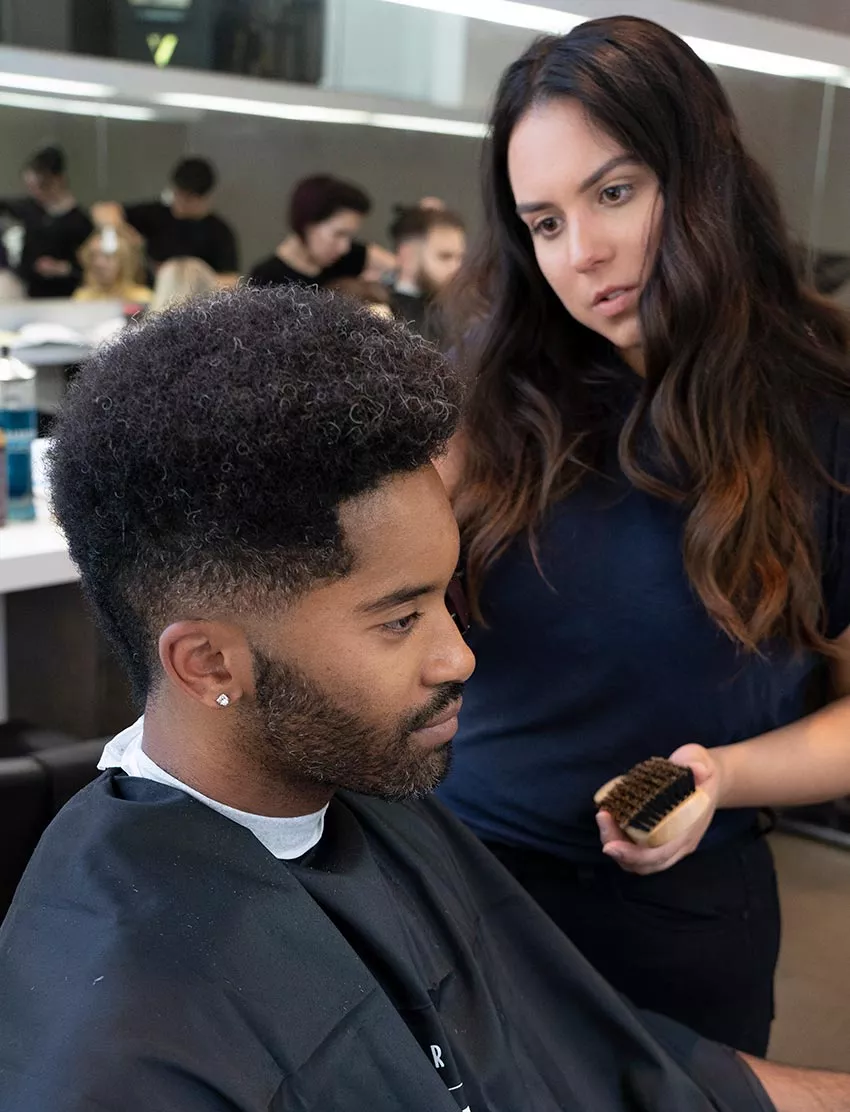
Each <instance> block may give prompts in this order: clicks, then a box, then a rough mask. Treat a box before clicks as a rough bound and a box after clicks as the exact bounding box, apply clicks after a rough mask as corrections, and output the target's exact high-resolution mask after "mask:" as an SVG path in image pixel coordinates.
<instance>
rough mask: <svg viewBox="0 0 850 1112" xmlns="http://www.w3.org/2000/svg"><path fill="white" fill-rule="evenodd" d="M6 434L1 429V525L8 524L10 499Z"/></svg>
mask: <svg viewBox="0 0 850 1112" xmlns="http://www.w3.org/2000/svg"><path fill="white" fill-rule="evenodd" d="M7 485H8V484H7V482H6V434H5V432H3V430H2V429H0V527H2V526H3V525H5V524H6V503H7V501H8V498H9V496H8V494H7V492H6V487H7Z"/></svg>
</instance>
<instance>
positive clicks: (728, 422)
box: [455, 17, 850, 652]
mask: <svg viewBox="0 0 850 1112" xmlns="http://www.w3.org/2000/svg"><path fill="white" fill-rule="evenodd" d="M562 97H570V98H574V99H575V100H576V101H578V102H579V103H580V104H582V105H583V106H584V108H585V110H586V111H587V113H588V115H589V117H590V119H591V120H593V121H594V122H595V123H596V124H598V125H599V126H601V127H602V129H603V130H604V131H605V132H607V133H608V134H609V135H610V136H612V137H613V138H614V139H615V140H616V141H617V142H619V143H620V144H621V145H622V146H623V148H624V149H625V150H626V151H628V152H629V153H630V154H633V155H635V156H636V157H637V158H638V159H639V160H640V161H641V162H643V163H644V164H645V165H646V166H648V167H649V168H650V169H651V170H652V171H653V172H654V173H655V175H656V176H657V178H658V180H659V182H660V186H661V192H662V195H663V198H664V211H663V217H662V230H661V240H660V246H659V249H658V253H657V256H656V257H655V259H654V260H653V261H652V266H651V273H650V277H649V280H648V282H647V285H646V288H645V290H644V292H643V294H642V297H641V302H640V319H641V325H642V337H643V345H644V359H645V368H646V375H645V382H644V386H643V390H642V392H641V396H640V397H639V399H638V400H637V401H636V403H635V404H634V407H633V408H632V409H631V412H630V413H629V415H628V417H627V419H626V421H625V425H624V426H623V428H622V433H621V434H620V446H619V451H620V462H621V466H622V469H623V471H624V473H625V475H626V476H627V478H628V479H629V480H630V481H631V483H632V484H633V485H634V486H635V487H637V488H638V489H640V490H643V491H646V492H648V493H650V494H652V495H655V496H657V497H659V498H663V499H667V500H670V501H672V502H675V503H678V504H681V505H682V506H683V508H684V510H685V513H686V520H685V524H684V541H683V555H684V562H685V568H686V571H687V574H688V576H689V578H690V582H691V584H692V586H693V589H694V591H695V592H696V595H697V596H698V597H699V599H700V600H701V601H702V603H703V605H704V606H705V608H706V610H707V611H708V613H709V614H710V615H711V616H712V618H713V619H714V620H715V622H716V623H717V625H718V626H719V627H720V628H721V629H723V630H725V631H726V633H727V634H728V635H729V636H730V637H731V638H733V639H734V640H735V641H736V642H738V643H740V644H741V645H742V646H744V647H745V648H747V649H749V650H757V649H758V647H759V646H760V645H762V644H763V643H764V642H765V641H767V640H768V639H770V638H773V637H782V638H785V639H787V640H789V641H790V642H791V643H792V644H793V645H794V646H795V647H800V648H802V647H807V648H814V649H816V650H818V651H821V652H829V651H830V647H829V643H828V642H827V641H826V639H825V636H824V632H823V631H824V614H823V598H822V586H821V560H820V555H819V551H818V543H817V539H816V536H815V522H814V512H813V506H814V501H815V492H816V490H817V489H818V487H820V488H821V489H822V488H823V486H824V484H826V483H828V482H829V481H830V479H829V477H828V476H827V475H826V473H825V471H824V469H823V467H822V466H821V463H820V461H819V459H818V456H817V453H816V451H815V448H814V438H813V425H814V423H816V422H817V421H818V420H819V418H820V417H822V416H823V415H824V414H826V415H828V416H830V415H831V412H832V413H835V414H837V412H838V410H839V409H844V410H846V409H847V408H848V407H850V372H849V371H848V360H847V355H846V353H847V348H848V334H847V329H846V325H845V321H844V317H843V314H842V313H841V312H840V311H839V310H837V309H835V308H833V307H831V306H829V305H828V304H827V303H826V302H824V301H822V300H820V299H819V298H818V297H817V295H815V294H814V293H812V292H809V291H807V290H806V289H805V288H804V287H803V286H802V285H801V283H800V280H799V278H798V272H797V265H796V259H795V256H794V252H793V250H792V247H791V244H790V241H789V240H788V238H787V235H786V232H785V229H784V225H783V221H782V217H781V213H780V209H779V204H778V201H777V198H776V194H775V191H774V189H773V187H772V185H771V183H770V181H769V179H768V177H767V176H766V174H765V173H764V171H763V170H762V169H761V168H760V167H759V166H758V165H757V163H756V162H755V161H754V160H753V159H752V158H751V157H750V156H749V155H748V154H747V152H746V151H745V150H744V147H743V145H742V142H741V139H740V135H739V131H738V127H737V123H736V120H735V117H734V114H733V112H732V109H731V107H730V106H729V103H728V101H727V99H726V96H725V94H724V92H723V90H722V88H721V86H720V83H719V81H718V80H717V78H716V77H715V76H714V74H713V73H712V71H711V70H710V69H709V68H708V66H706V65H705V64H704V63H703V62H702V61H700V59H699V58H698V57H697V56H696V55H695V54H694V53H693V52H692V51H691V50H690V49H689V47H687V46H686V45H685V43H683V42H682V41H681V40H680V39H678V38H677V37H676V36H675V35H673V34H671V33H670V32H668V31H666V30H664V29H663V28H662V27H659V26H658V25H656V24H654V23H650V22H648V21H646V20H641V19H634V18H629V17H616V18H612V19H600V20H594V21H591V22H588V23H584V24H582V25H580V26H579V27H577V28H576V29H575V30H574V31H572V32H571V33H570V34H569V35H566V36H564V37H560V38H546V39H542V40H540V41H539V42H537V43H536V44H534V45H533V46H532V47H531V48H530V49H529V50H528V51H527V52H526V54H525V55H524V56H523V57H522V58H520V59H519V60H518V61H517V62H515V63H514V64H513V65H512V66H510V67H509V69H508V70H507V71H506V72H505V74H504V76H503V78H502V81H501V84H500V87H499V91H498V95H497V100H496V105H495V108H494V111H493V115H492V119H491V133H490V138H489V139H488V142H487V147H486V153H485V159H484V200H485V210H486V211H485V215H486V229H487V239H486V241H485V243H484V244H483V246H482V248H481V250H480V252H479V255H478V257H477V259H476V260H475V261H474V262H473V264H472V267H471V269H470V271H469V272H467V274H466V275H465V276H462V278H461V282H460V285H459V289H458V292H459V295H460V296H459V297H458V298H456V299H455V301H456V304H457V306H458V319H459V320H462V321H463V322H464V338H463V341H462V343H461V345H460V352H459V355H460V358H461V359H462V361H463V363H464V364H465V366H466V367H467V368H468V369H469V371H470V372H471V375H472V386H471V391H470V397H469V400H468V408H467V414H466V441H467V452H466V458H465V463H464V470H463V476H462V480H461V483H460V486H459V491H458V495H457V498H456V509H457V513H458V519H459V522H460V526H461V534H462V538H463V545H464V551H465V556H466V568H467V579H468V586H469V590H470V597H471V601H472V603H473V612H474V613H475V614H476V616H477V617H478V619H479V620H481V619H482V613H481V609H480V592H481V587H482V582H483V580H484V578H485V576H486V574H487V572H488V571H489V570H490V568H491V567H492V566H493V564H494V563H495V561H496V560H498V558H499V557H500V556H501V555H502V554H503V553H504V552H505V550H506V549H507V547H508V546H509V545H510V544H511V542H512V541H513V540H514V538H516V537H517V536H518V535H520V534H523V533H525V534H527V535H528V536H529V539H530V541H531V545H532V551H535V552H536V536H537V532H538V530H539V528H540V526H541V524H542V523H543V520H544V518H545V515H546V512H547V510H548V508H549V507H550V506H551V505H552V504H553V503H554V502H556V501H558V500H559V499H562V498H564V497H565V496H567V495H569V494H570V493H571V492H572V491H574V490H575V489H576V488H577V487H578V486H579V484H580V483H581V482H582V479H583V478H584V476H585V475H586V474H587V472H588V469H590V468H592V467H594V465H595V462H596V460H597V458H598V453H599V450H600V443H601V438H602V436H603V433H604V430H603V427H602V425H601V423H600V420H599V415H598V413H596V412H595V410H594V404H595V403H594V401H593V399H594V397H595V394H594V392H593V390H592V388H591V380H592V379H593V377H594V375H597V374H598V370H599V367H600V364H604V363H605V361H606V358H607V361H608V362H609V363H610V362H611V351H610V348H607V344H606V342H604V341H602V340H601V338H600V337H598V336H596V335H595V334H594V333H592V332H590V331H589V330H588V329H586V328H584V327H583V326H582V325H580V324H578V323H577V322H576V321H575V320H574V319H573V318H572V317H571V316H570V315H569V314H568V313H567V311H566V310H565V309H564V308H563V306H562V305H561V303H560V302H559V301H558V300H557V298H556V297H555V295H554V293H553V292H552V290H551V289H550V287H549V285H548V284H547V283H546V281H545V280H544V278H543V277H542V275H541V274H540V271H539V269H538V267H537V263H536V261H535V257H534V251H533V248H532V245H531V241H530V236H529V233H528V230H527V229H526V228H525V226H524V225H523V223H522V222H521V221H520V220H519V218H518V217H517V215H516V213H515V211H514V198H513V194H512V191H511V186H510V181H509V178H508V172H507V150H508V143H509V140H510V137H511V133H512V132H513V130H514V128H515V127H516V125H517V123H518V122H519V120H520V119H521V118H522V117H523V115H524V114H525V113H526V112H527V111H528V110H529V108H530V107H531V106H532V105H534V104H539V103H542V102H545V101H548V100H552V99H557V98H562ZM471 320H473V321H474V323H473V324H472V325H470V321H471ZM606 348H607V351H606V350H605V349H606ZM647 433H648V434H649V440H650V442H651V443H652V444H653V445H654V446H655V448H654V453H653V459H652V462H651V464H650V463H649V462H648V461H647V458H646V452H645V450H644V447H643V446H645V444H646V443H647ZM639 449H640V450H639Z"/></svg>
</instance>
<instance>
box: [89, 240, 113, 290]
mask: <svg viewBox="0 0 850 1112" xmlns="http://www.w3.org/2000/svg"><path fill="white" fill-rule="evenodd" d="M120 270H121V268H120V265H119V262H118V256H117V255H116V254H115V253H114V252H113V253H112V254H107V252H105V251H103V250H101V249H98V250H96V251H92V253H91V257H90V259H89V273H90V275H91V277H92V278H93V279H94V281H95V282H96V283H97V284H98V285H99V286H114V285H115V283H116V282H117V281H118V277H119V274H120Z"/></svg>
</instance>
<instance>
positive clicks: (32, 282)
mask: <svg viewBox="0 0 850 1112" xmlns="http://www.w3.org/2000/svg"><path fill="white" fill-rule="evenodd" d="M23 182H24V186H25V187H26V191H27V194H28V196H27V197H20V198H10V199H7V200H2V201H0V215H5V216H8V217H11V218H12V220H14V221H15V222H16V223H17V224H19V225H20V226H21V228H22V231H23V242H22V244H21V256H20V261H19V262H18V264H17V267H16V271H17V274H18V276H19V277H20V279H21V281H22V282H23V283H24V286H25V288H26V292H27V295H28V296H29V297H70V296H71V294H72V293H73V292H74V290H75V289H76V288H77V286H78V285H79V283H80V276H81V272H80V267H79V264H78V262H77V252H78V251H79V249H80V247H81V246H82V244H83V243H84V242H85V241H86V240H87V239H88V237H89V236H90V235H91V233H92V223H91V220H89V218H88V216H87V215H86V214H85V212H83V210H82V209H81V208H80V206H79V205H78V204H77V200H76V198H75V197H74V194H73V193H72V192H71V188H70V186H69V184H68V176H67V168H66V160H65V153H64V151H62V149H61V148H60V147H55V146H49V147H43V148H42V149H41V150H39V151H37V152H36V153H35V154H34V155H33V156H32V157H31V158H30V159H29V160H28V162H27V163H26V165H25V167H24V171H23Z"/></svg>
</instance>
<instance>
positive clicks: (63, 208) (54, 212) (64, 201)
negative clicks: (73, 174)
mask: <svg viewBox="0 0 850 1112" xmlns="http://www.w3.org/2000/svg"><path fill="white" fill-rule="evenodd" d="M76 206H77V199H76V197H75V196H74V194H73V193H71V191H70V190H68V189H65V190H63V191H62V192H61V193H57V194H56V195H55V196H53V197H51V198H50V200H49V201H47V202H45V205H44V211H45V212H46V213H48V215H50V216H64V215H65V213H66V212H70V211H71V209H73V208H76Z"/></svg>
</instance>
